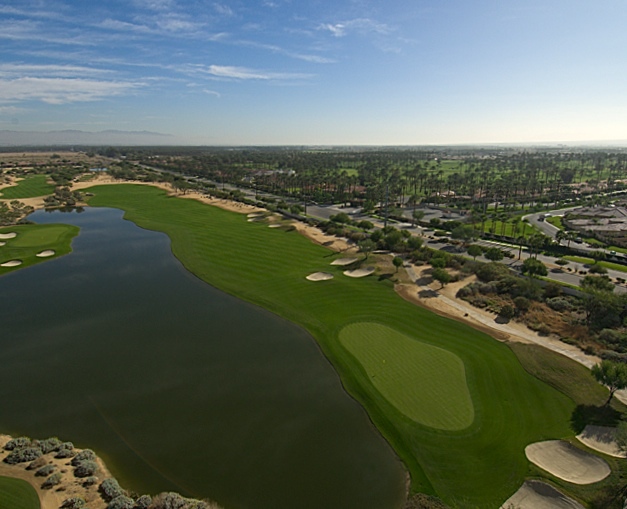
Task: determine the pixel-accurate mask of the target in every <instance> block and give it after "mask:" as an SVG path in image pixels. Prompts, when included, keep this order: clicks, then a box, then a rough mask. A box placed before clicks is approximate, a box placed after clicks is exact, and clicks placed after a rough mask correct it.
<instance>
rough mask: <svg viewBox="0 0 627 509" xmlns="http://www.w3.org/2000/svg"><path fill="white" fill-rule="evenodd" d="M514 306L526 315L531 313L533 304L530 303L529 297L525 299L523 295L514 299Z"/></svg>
mask: <svg viewBox="0 0 627 509" xmlns="http://www.w3.org/2000/svg"><path fill="white" fill-rule="evenodd" d="M514 306H516V309H517V310H518V311H520V312H521V313H525V312H527V311H529V307H530V306H531V302H530V301H529V299H528V298H527V297H523V296H522V295H519V296H518V297H516V298H515V299H514Z"/></svg>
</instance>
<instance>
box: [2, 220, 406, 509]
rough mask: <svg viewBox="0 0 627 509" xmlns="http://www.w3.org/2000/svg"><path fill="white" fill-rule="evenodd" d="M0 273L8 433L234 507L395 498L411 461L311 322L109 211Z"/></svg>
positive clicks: (144, 484) (147, 488) (125, 476)
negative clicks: (324, 349) (202, 269)
mask: <svg viewBox="0 0 627 509" xmlns="http://www.w3.org/2000/svg"><path fill="white" fill-rule="evenodd" d="M31 219H33V220H34V221H36V222H40V223H51V222H63V223H71V224H76V225H78V226H80V227H81V233H80V235H79V236H78V237H77V238H76V239H75V240H74V242H73V248H74V252H73V253H72V254H71V255H68V256H65V257H62V258H59V259H56V260H52V261H48V262H45V263H43V264H40V265H36V266H33V267H30V268H28V269H24V270H22V271H17V272H14V273H10V274H7V275H5V276H3V277H2V278H0V362H1V365H2V369H0V401H2V405H1V406H0V430H3V431H6V432H9V433H14V434H16V433H20V434H27V435H30V436H33V437H42V438H43V437H47V436H52V435H57V436H59V437H60V438H61V439H63V440H73V441H74V442H75V443H76V444H77V445H78V446H81V447H91V448H93V449H95V450H96V451H97V452H98V453H100V454H101V455H102V456H103V457H104V458H105V460H106V461H107V462H108V463H109V465H110V467H112V470H113V471H114V472H113V473H114V475H116V476H117V477H118V479H119V480H120V481H121V482H122V484H126V485H127V486H129V487H130V488H131V489H133V490H134V491H137V492H140V493H144V492H149V493H155V492H158V491H164V490H176V491H179V492H181V493H183V494H186V495H193V496H196V497H211V498H213V499H215V500H216V501H218V502H219V503H220V504H221V505H223V506H224V507H226V508H227V509H231V508H233V509H235V508H238V509H239V508H251V509H266V508H267V509H281V508H285V509H294V508H296V507H298V508H300V509H307V508H312V509H313V508H316V509H320V508H325V509H333V508H337V509H351V508H355V509H357V508H359V509H367V508H372V509H386V508H390V509H391V508H394V507H398V506H399V504H400V503H401V500H402V494H403V490H404V482H405V479H404V472H403V469H402V466H401V464H400V462H399V461H398V459H397V458H396V456H395V454H394V453H393V451H392V450H391V448H390V447H389V446H388V444H387V443H386V442H385V441H384V440H383V439H382V438H381V437H380V435H379V434H378V433H377V431H376V430H375V429H374V428H373V426H372V424H371V423H370V422H369V420H368V417H367V415H366V413H365V412H364V410H363V409H362V408H361V407H360V406H359V405H358V404H357V403H355V402H354V401H353V400H352V399H351V398H350V397H349V396H348V395H347V394H346V393H345V392H344V390H343V389H342V386H341V384H340V381H339V379H338V377H337V375H336V373H335V372H334V370H333V369H332V367H331V366H330V365H329V363H328V362H327V360H326V359H325V358H324V356H323V355H322V354H321V352H320V351H319V349H318V347H317V345H316V344H315V341H314V340H313V338H311V336H309V335H308V334H307V333H306V332H305V331H303V330H302V329H300V328H298V327H296V326H294V325H292V324H290V323H288V322H286V321H284V320H282V319H280V318H277V317H276V316H274V315H272V314H270V313H267V312H265V311H264V310H262V309H260V308H257V307H255V306H252V305H249V304H246V303H244V302H242V301H240V300H238V299H235V298H233V297H231V296H229V295H227V294H224V293H222V292H220V291H218V290H216V289H214V288H213V287H211V286H209V285H207V284H205V283H203V282H202V281H200V280H198V279H197V278H196V277H195V276H193V275H192V274H190V273H189V272H187V271H186V270H185V269H184V268H183V267H182V266H181V264H180V263H179V262H178V260H176V258H174V257H173V255H172V254H171V251H170V243H169V239H168V237H167V236H166V235H164V234H161V233H156V232H150V231H146V230H142V229H140V228H138V227H137V226H135V225H134V224H133V223H131V222H128V221H124V220H122V212H121V211H119V210H114V209H90V208H88V209H86V210H85V211H84V212H82V213H76V212H72V213H65V214H62V213H60V212H55V213H51V214H50V213H45V212H36V213H35V214H34V215H33V216H31Z"/></svg>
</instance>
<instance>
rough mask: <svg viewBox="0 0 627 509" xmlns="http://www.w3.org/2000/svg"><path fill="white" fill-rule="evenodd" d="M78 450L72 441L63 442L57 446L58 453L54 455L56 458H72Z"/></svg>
mask: <svg viewBox="0 0 627 509" xmlns="http://www.w3.org/2000/svg"><path fill="white" fill-rule="evenodd" d="M75 454H76V452H75V451H74V444H73V443H72V442H63V443H62V444H61V445H59V447H57V453H56V454H55V455H54V457H55V458H58V459H59V458H71V457H72V456H74V455H75Z"/></svg>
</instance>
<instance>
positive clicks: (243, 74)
mask: <svg viewBox="0 0 627 509" xmlns="http://www.w3.org/2000/svg"><path fill="white" fill-rule="evenodd" d="M205 72H207V73H209V74H211V75H212V76H216V77H218V78H232V79H238V80H288V79H307V78H311V75H310V74H299V73H277V72H265V71H258V70H255V69H249V68H246V67H235V66H228V65H210V66H209V67H208V69H207V70H206V71H205Z"/></svg>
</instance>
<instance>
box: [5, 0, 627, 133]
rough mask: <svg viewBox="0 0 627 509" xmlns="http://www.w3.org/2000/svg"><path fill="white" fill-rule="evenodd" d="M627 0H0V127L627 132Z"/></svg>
mask: <svg viewBox="0 0 627 509" xmlns="http://www.w3.org/2000/svg"><path fill="white" fill-rule="evenodd" d="M626 22H627V2H625V0H596V1H592V0H585V1H582V0H541V1H540V0H524V1H520V0H385V1H383V0H379V1H375V0H302V1H301V0H218V1H212V0H124V1H117V0H100V1H99V2H87V1H85V0H8V1H7V0H0V130H14V131H53V130H66V129H76V130H84V131H89V132H96V131H103V130H111V129H114V130H123V131H153V132H159V133H165V134H168V135H171V138H169V140H171V143H173V144H174V143H177V144H190V145H427V144H468V143H473V144H475V143H476V144H482V143H484V144H487V143H549V142H577V141H584V142H587V141H602V140H627V30H626V29H625V24H626Z"/></svg>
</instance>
